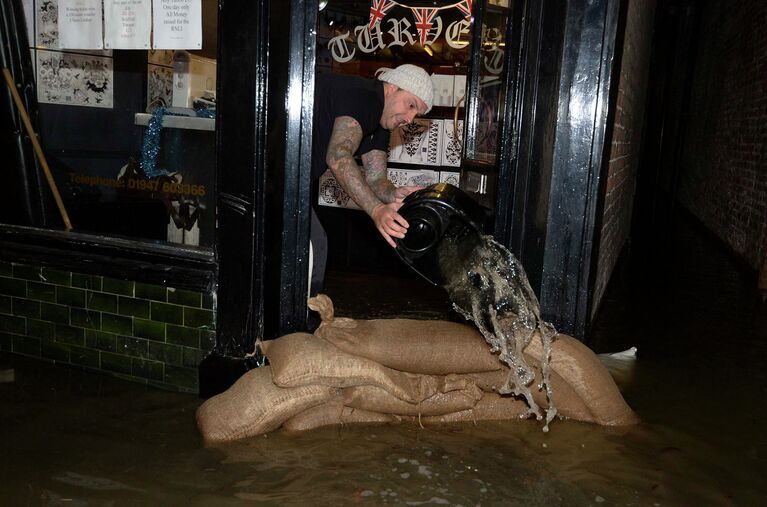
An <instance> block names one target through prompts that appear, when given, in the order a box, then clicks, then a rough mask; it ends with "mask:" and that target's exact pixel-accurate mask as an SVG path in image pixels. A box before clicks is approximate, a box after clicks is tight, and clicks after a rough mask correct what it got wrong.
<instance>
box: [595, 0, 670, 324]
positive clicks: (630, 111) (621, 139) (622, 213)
mask: <svg viewBox="0 0 767 507" xmlns="http://www.w3.org/2000/svg"><path fill="white" fill-rule="evenodd" d="M654 17H655V1H654V0H629V2H628V13H627V15H626V31H625V33H624V40H623V56H622V59H621V67H620V78H619V82H618V98H617V104H616V106H615V107H616V109H615V123H614V124H613V128H612V145H611V147H610V160H609V164H608V169H607V183H606V185H605V190H604V192H605V194H604V208H603V211H602V229H601V236H600V242H599V254H598V255H599V257H598V264H597V275H596V282H595V288H594V299H593V302H592V315H593V314H594V313H595V312H596V310H597V308H598V306H599V302H600V301H601V299H602V295H603V294H604V290H605V287H606V286H607V282H608V281H609V279H610V275H611V274H612V272H613V268H614V267H615V263H616V261H617V259H618V254H619V253H620V251H621V249H622V248H623V245H624V244H625V243H626V240H627V239H628V237H629V232H630V229H631V213H632V208H633V201H634V192H635V189H636V176H637V169H638V164H639V153H640V147H641V141H642V139H641V134H642V124H643V119H644V110H645V99H646V87H647V76H648V70H649V66H650V52H651V49H652V34H653V22H654Z"/></svg>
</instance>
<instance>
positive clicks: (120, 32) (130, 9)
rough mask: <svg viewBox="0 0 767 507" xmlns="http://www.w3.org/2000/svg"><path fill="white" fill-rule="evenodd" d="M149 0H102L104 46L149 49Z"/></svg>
mask: <svg viewBox="0 0 767 507" xmlns="http://www.w3.org/2000/svg"><path fill="white" fill-rule="evenodd" d="M151 31H152V1H151V0H104V47H105V48H108V49H149V35H150V33H151Z"/></svg>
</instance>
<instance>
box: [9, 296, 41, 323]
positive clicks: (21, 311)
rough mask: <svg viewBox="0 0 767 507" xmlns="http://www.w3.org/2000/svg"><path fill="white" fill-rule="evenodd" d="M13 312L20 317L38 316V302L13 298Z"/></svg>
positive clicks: (37, 317) (34, 317) (36, 317)
mask: <svg viewBox="0 0 767 507" xmlns="http://www.w3.org/2000/svg"><path fill="white" fill-rule="evenodd" d="M13 314H14V315H18V316H20V317H32V318H33V319H39V318H40V302H39V301H30V300H29V299H19V298H13Z"/></svg>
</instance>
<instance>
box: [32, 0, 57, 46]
mask: <svg viewBox="0 0 767 507" xmlns="http://www.w3.org/2000/svg"><path fill="white" fill-rule="evenodd" d="M58 20H59V4H58V1H57V0H37V5H36V8H35V46H37V47H38V48H48V49H57V48H58V47H59V26H58Z"/></svg>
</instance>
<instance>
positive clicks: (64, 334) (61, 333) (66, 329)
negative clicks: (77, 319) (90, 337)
mask: <svg viewBox="0 0 767 507" xmlns="http://www.w3.org/2000/svg"><path fill="white" fill-rule="evenodd" d="M56 341H57V342H59V343H68V344H70V345H79V346H81V347H82V346H84V345H85V330H84V329H80V328H79V327H72V326H67V325H65V324H56Z"/></svg>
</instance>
